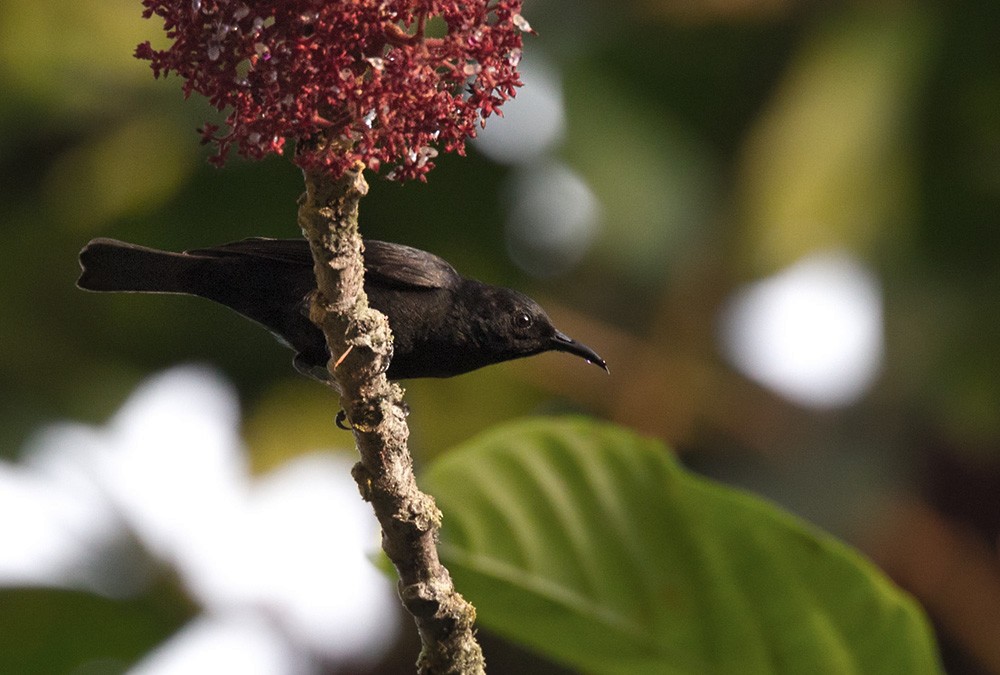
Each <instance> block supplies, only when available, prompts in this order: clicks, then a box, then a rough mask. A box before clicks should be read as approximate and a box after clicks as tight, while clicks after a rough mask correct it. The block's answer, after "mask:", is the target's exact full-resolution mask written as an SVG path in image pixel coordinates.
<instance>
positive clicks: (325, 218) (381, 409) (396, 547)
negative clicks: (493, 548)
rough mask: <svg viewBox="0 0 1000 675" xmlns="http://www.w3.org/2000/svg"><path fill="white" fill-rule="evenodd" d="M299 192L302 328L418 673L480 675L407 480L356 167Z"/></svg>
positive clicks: (428, 521)
mask: <svg viewBox="0 0 1000 675" xmlns="http://www.w3.org/2000/svg"><path fill="white" fill-rule="evenodd" d="M305 183H306V192H305V194H304V195H303V197H302V198H301V199H300V202H299V216H298V220H299V226H300V227H301V228H302V232H303V234H304V235H305V237H306V239H308V240H309V245H310V248H311V249H312V254H313V260H314V263H315V264H314V271H315V273H316V283H317V292H316V293H315V295H314V296H313V299H312V303H311V306H310V318H311V319H312V320H313V322H314V323H316V325H317V326H319V327H320V328H322V329H323V332H324V333H325V334H326V341H327V346H328V347H329V350H330V354H331V359H330V362H329V366H328V367H329V368H330V372H331V374H332V375H333V376H334V378H335V380H336V382H337V385H338V388H339V390H340V394H341V401H340V402H341V405H342V406H343V409H344V411H345V412H346V413H347V416H348V418H349V419H350V421H351V425H352V427H353V429H354V439H355V442H356V444H357V447H358V452H359V453H360V455H361V461H360V462H358V463H357V464H356V465H355V467H354V470H353V471H352V474H353V476H354V479H355V480H356V481H357V483H358V488H359V489H360V490H361V495H362V497H363V498H364V499H365V500H366V501H368V502H370V503H371V505H372V507H373V509H374V510H375V516H376V517H377V518H378V521H379V523H380V524H381V526H382V548H383V549H384V550H385V552H386V555H387V556H388V557H389V559H390V560H391V561H392V563H393V565H395V567H396V570H397V572H398V573H399V585H398V590H399V595H400V598H401V599H402V601H403V605H404V607H406V609H407V611H408V612H409V613H410V614H412V615H413V618H414V619H415V621H416V624H417V629H418V631H419V632H420V638H421V643H422V645H423V648H422V649H421V652H420V657H419V659H418V661H417V668H418V672H420V673H435V674H436V673H463V674H464V673H483V672H485V670H484V661H483V654H482V650H481V649H480V647H479V644H478V643H477V642H476V638H475V634H474V632H473V624H474V622H475V608H474V607H473V606H472V605H471V604H469V603H468V602H467V601H466V600H465V599H464V598H463V597H462V596H461V595H460V594H459V593H458V592H457V591H456V590H455V587H454V584H453V583H452V580H451V575H450V574H449V573H448V570H447V569H446V568H445V567H444V565H442V564H441V562H440V560H439V559H438V554H437V546H436V545H437V538H438V530H439V528H440V524H441V512H440V511H439V510H438V508H437V506H436V505H435V504H434V499H433V498H432V497H430V496H429V495H426V494H424V493H422V492H421V491H420V490H419V489H418V488H417V484H416V480H415V479H414V476H413V460H412V458H411V457H410V452H409V450H408V448H407V438H408V437H409V429H408V427H407V425H406V407H405V404H404V402H403V389H402V388H401V387H400V386H399V385H397V384H395V383H392V382H389V381H388V380H387V379H386V377H385V370H386V368H387V366H388V364H389V359H390V358H391V357H392V333H391V331H390V329H389V323H388V321H387V319H386V317H385V315H383V314H382V313H381V312H379V311H377V310H375V309H372V308H371V307H369V306H368V297H367V296H366V294H365V292H364V263H363V259H362V255H361V251H362V240H361V235H360V233H359V232H358V203H359V202H360V200H361V198H362V197H363V196H364V195H365V194H366V193H367V192H368V183H367V182H366V181H365V179H364V176H363V174H362V169H361V167H356V168H355V169H353V170H351V171H348V172H347V173H346V174H344V176H342V177H341V178H339V179H332V178H330V177H329V176H326V175H323V174H319V173H310V172H306V174H305Z"/></svg>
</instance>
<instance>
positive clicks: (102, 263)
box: [76, 238, 196, 293]
mask: <svg viewBox="0 0 1000 675" xmlns="http://www.w3.org/2000/svg"><path fill="white" fill-rule="evenodd" d="M192 264H196V261H195V259H193V258H192V257H191V256H186V255H184V254H181V253H171V252H169V251H159V250H157V249H153V248H146V247H145V246H137V245H135V244H129V243H126V242H123V241H118V240H116V239H104V238H100V239H94V240H92V241H91V242H90V243H88V244H87V245H86V246H85V247H84V248H83V250H82V251H80V266H81V267H82V268H83V272H82V273H81V274H80V278H79V279H78V280H77V282H76V285H77V286H79V287H80V288H83V289H86V290H88V291H126V292H141V293H184V292H186V291H185V288H184V280H185V279H186V278H187V277H188V272H189V271H190V269H191V266H192Z"/></svg>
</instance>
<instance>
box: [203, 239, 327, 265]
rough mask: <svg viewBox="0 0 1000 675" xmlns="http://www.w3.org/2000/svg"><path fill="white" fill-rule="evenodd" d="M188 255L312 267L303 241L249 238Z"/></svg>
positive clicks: (308, 252) (311, 259)
mask: <svg viewBox="0 0 1000 675" xmlns="http://www.w3.org/2000/svg"><path fill="white" fill-rule="evenodd" d="M185 253H188V254H190V255H198V256H207V257H212V258H224V257H227V256H248V257H252V258H264V259H266V260H274V261H276V262H282V263H287V264H291V265H302V266H305V267H312V264H313V258H312V252H310V250H309V242H307V241H306V240H305V239H267V238H265V237H251V238H249V239H241V240H240V241H233V242H230V243H228V244H219V245H218V246H212V247H211V248H196V249H192V250H190V251H185Z"/></svg>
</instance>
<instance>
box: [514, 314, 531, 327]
mask: <svg viewBox="0 0 1000 675" xmlns="http://www.w3.org/2000/svg"><path fill="white" fill-rule="evenodd" d="M514 325H515V326H517V327H518V328H519V329H521V330H525V329H527V328H530V327H531V315H530V314H528V313H527V312H518V313H517V314H515V315H514Z"/></svg>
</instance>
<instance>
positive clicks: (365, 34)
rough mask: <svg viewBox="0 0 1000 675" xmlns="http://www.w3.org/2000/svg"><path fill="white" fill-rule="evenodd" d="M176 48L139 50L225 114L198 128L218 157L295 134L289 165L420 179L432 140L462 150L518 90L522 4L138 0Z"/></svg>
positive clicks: (261, 148)
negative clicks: (361, 168) (222, 123)
mask: <svg viewBox="0 0 1000 675" xmlns="http://www.w3.org/2000/svg"><path fill="white" fill-rule="evenodd" d="M143 5H144V6H145V8H146V9H145V11H144V12H143V16H145V17H146V18H149V17H151V16H153V15H154V14H155V15H158V16H160V17H162V18H163V22H164V28H165V30H166V31H167V37H168V38H170V39H171V40H172V41H173V43H172V45H171V46H170V47H169V48H168V49H165V50H162V51H161V50H155V49H153V48H152V46H151V45H150V44H149V43H148V42H146V43H143V44H141V45H139V46H138V47H137V48H136V56H137V57H138V58H140V59H148V60H149V61H151V62H152V68H153V73H154V75H156V76H157V77H159V76H160V75H161V74H166V73H169V72H171V71H173V72H175V73H177V74H178V75H180V76H181V77H182V78H184V80H185V82H184V93H185V95H190V93H191V92H192V91H195V92H199V93H201V94H204V95H205V96H207V97H208V99H209V101H211V103H212V105H213V106H215V107H216V108H218V109H219V110H227V111H228V118H227V120H226V124H227V126H228V129H227V130H225V131H224V132H223V133H220V129H219V127H217V126H215V125H209V124H206V125H205V127H204V129H203V130H202V134H203V138H204V139H205V142H211V143H215V144H216V145H217V146H218V154H217V155H216V156H215V157H214V158H213V159H214V161H216V162H217V163H219V164H221V163H222V162H223V161H224V160H225V156H226V154H227V153H228V150H229V148H230V147H231V146H233V145H235V146H236V148H237V149H238V151H239V152H240V154H242V155H244V156H247V157H252V158H260V157H263V156H264V155H266V154H268V153H270V152H276V153H281V152H282V150H283V148H284V146H285V142H286V140H287V139H293V140H295V141H297V142H298V152H297V153H296V161H297V162H298V164H299V165H300V166H302V167H303V168H306V169H311V170H327V171H329V172H330V173H332V174H335V175H339V174H340V173H342V172H343V171H344V170H346V169H348V168H349V167H351V166H353V165H354V164H355V162H357V161H359V160H360V161H361V162H363V163H364V164H365V165H366V166H367V167H368V168H370V169H372V170H375V171H377V170H379V168H380V167H381V165H383V164H394V165H395V166H394V168H393V169H392V171H391V172H390V173H389V177H390V178H396V179H408V178H417V177H419V178H421V179H423V178H424V176H425V174H426V173H427V172H428V171H429V170H430V169H431V168H433V166H434V162H433V161H432V160H433V158H434V157H435V156H436V155H437V154H438V151H437V150H436V148H442V149H443V150H444V151H446V152H451V151H457V152H459V153H463V152H464V149H465V139H466V138H468V137H471V136H474V135H475V133H476V128H477V126H479V125H482V124H485V120H486V118H487V117H489V116H490V115H491V114H492V113H494V112H498V109H499V107H500V106H501V105H502V104H503V102H504V101H506V100H507V99H508V98H510V97H512V96H514V92H515V88H516V87H518V86H520V84H521V82H520V80H519V78H518V73H517V64H518V61H519V60H520V57H521V37H522V32H525V31H529V32H530V30H531V28H530V26H528V24H527V22H526V21H525V20H524V19H523V18H522V17H521V15H520V13H519V12H520V9H521V0H465V1H461V0H453V1H450V2H449V1H443V0H340V1H337V2H331V1H329V0H285V1H284V2H281V1H275V0H143Z"/></svg>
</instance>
